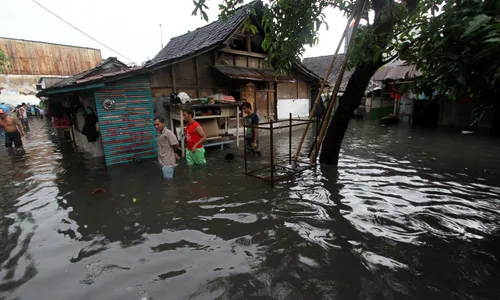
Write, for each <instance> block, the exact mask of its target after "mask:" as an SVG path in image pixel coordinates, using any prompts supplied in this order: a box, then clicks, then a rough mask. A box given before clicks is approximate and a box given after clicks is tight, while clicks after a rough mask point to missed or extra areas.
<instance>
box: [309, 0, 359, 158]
mask: <svg viewBox="0 0 500 300" xmlns="http://www.w3.org/2000/svg"><path fill="white" fill-rule="evenodd" d="M366 1H367V0H360V2H361V3H360V2H358V6H357V7H356V8H357V10H356V11H355V12H354V13H353V15H356V20H355V21H354V26H353V29H352V34H351V37H350V39H349V40H350V41H351V43H350V45H349V46H348V47H347V51H346V53H345V57H344V62H343V64H342V68H341V69H340V73H339V76H338V77H337V82H336V83H335V88H334V90H333V93H332V97H331V98H330V103H329V104H328V110H327V113H326V114H325V117H324V119H323V123H322V124H321V130H320V132H319V135H318V139H317V140H316V147H315V149H314V151H313V153H312V154H311V160H316V158H317V156H318V152H319V149H320V147H321V143H322V142H323V138H324V136H325V132H326V129H327V127H328V125H329V123H330V115H331V113H332V110H333V107H334V106H335V104H336V102H337V94H338V92H339V89H340V84H341V83H342V79H343V77H344V72H345V68H346V66H347V62H348V61H349V54H350V52H351V49H352V44H353V43H354V39H355V38H356V32H357V30H358V25H359V21H360V20H361V16H362V15H363V11H364V8H365V6H366Z"/></svg>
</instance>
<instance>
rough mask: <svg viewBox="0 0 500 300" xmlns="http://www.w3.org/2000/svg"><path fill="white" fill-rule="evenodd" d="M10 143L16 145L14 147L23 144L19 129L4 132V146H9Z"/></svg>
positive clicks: (10, 145)
mask: <svg viewBox="0 0 500 300" xmlns="http://www.w3.org/2000/svg"><path fill="white" fill-rule="evenodd" d="M12 143H14V146H16V148H19V147H22V146H23V140H22V139H21V134H19V131H15V132H5V147H6V148H11V147H12Z"/></svg>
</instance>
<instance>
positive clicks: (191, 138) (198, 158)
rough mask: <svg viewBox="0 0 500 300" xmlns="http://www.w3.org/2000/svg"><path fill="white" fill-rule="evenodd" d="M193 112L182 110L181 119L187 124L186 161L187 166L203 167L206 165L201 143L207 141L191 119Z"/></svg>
mask: <svg viewBox="0 0 500 300" xmlns="http://www.w3.org/2000/svg"><path fill="white" fill-rule="evenodd" d="M193 116H194V112H193V111H192V110H191V109H188V108H187V109H184V111H183V112H182V117H183V118H184V121H186V122H187V125H186V147H187V149H186V160H187V164H188V166H192V165H204V164H206V163H207V161H206V160H205V148H203V142H204V141H205V140H206V139H207V136H206V135H205V132H204V131H203V128H202V127H201V125H200V123H198V122H196V121H195V120H194V119H193Z"/></svg>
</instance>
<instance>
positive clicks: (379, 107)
mask: <svg viewBox="0 0 500 300" xmlns="http://www.w3.org/2000/svg"><path fill="white" fill-rule="evenodd" d="M365 103H366V112H367V115H368V116H369V118H370V120H378V119H380V118H382V117H385V116H387V115H388V114H390V113H393V112H394V100H393V99H390V98H386V97H380V96H373V97H371V98H366V100H365Z"/></svg>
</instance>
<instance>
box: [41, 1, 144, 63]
mask: <svg viewBox="0 0 500 300" xmlns="http://www.w3.org/2000/svg"><path fill="white" fill-rule="evenodd" d="M32 1H33V2H35V3H36V4H38V5H39V6H40V7H41V8H43V9H45V10H46V11H48V12H49V13H51V14H52V15H54V16H55V17H56V18H58V19H59V20H61V21H63V22H64V23H66V24H68V25H69V26H71V27H73V28H74V29H76V30H78V31H79V32H81V33H83V34H84V35H86V36H87V37H89V38H90V39H92V40H94V41H95V42H97V43H99V44H101V45H102V46H104V47H106V48H108V49H109V50H111V51H112V52H114V53H116V54H118V55H120V56H121V57H123V58H125V59H127V60H128V61H130V62H131V63H133V64H136V63H135V62H134V61H132V60H131V59H130V58H128V57H126V56H125V55H123V54H120V53H119V52H118V51H115V50H113V49H112V48H111V47H108V46H106V45H105V44H104V43H101V42H99V41H98V40H96V39H95V38H93V37H91V36H90V35H88V34H86V33H85V32H83V31H82V30H80V29H78V28H77V27H75V26H73V25H72V24H71V23H69V22H68V21H66V20H64V19H63V18H61V17H59V16H58V15H57V14H55V13H53V12H52V11H51V10H50V9H48V8H46V7H45V6H43V5H41V4H40V3H38V2H37V1H35V0H32Z"/></svg>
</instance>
